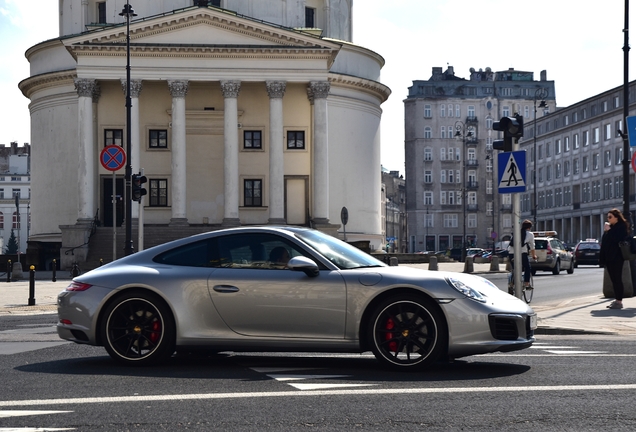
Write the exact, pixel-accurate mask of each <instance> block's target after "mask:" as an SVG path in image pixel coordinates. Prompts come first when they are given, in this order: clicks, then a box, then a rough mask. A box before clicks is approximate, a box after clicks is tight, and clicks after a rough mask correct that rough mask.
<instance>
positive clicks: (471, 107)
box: [467, 105, 475, 117]
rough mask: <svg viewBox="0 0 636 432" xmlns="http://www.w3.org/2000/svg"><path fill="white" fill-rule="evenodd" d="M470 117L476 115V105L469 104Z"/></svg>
mask: <svg viewBox="0 0 636 432" xmlns="http://www.w3.org/2000/svg"><path fill="white" fill-rule="evenodd" d="M467 115H468V117H475V105H468V113H467Z"/></svg>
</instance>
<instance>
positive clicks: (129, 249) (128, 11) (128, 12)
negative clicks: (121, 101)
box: [113, 0, 137, 255]
mask: <svg viewBox="0 0 636 432" xmlns="http://www.w3.org/2000/svg"><path fill="white" fill-rule="evenodd" d="M119 15H120V16H123V17H126V174H125V176H126V177H125V178H126V195H127V199H126V244H125V245H124V254H125V255H131V254H132V253H133V243H132V205H133V204H132V203H133V196H132V181H131V177H132V163H131V160H130V156H131V154H132V144H131V142H130V135H131V125H130V122H131V113H130V109H131V108H132V101H131V99H130V18H131V17H135V16H137V14H136V13H135V11H134V10H133V8H132V7H131V6H130V4H129V3H128V0H126V4H125V5H124V8H123V9H122V11H121V13H120V14H119ZM113 223H114V222H113Z"/></svg>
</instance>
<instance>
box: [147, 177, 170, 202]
mask: <svg viewBox="0 0 636 432" xmlns="http://www.w3.org/2000/svg"><path fill="white" fill-rule="evenodd" d="M148 188H149V189H150V190H149V194H150V202H149V204H148V205H149V206H150V207H167V206H168V180H167V179H150V180H149V181H148Z"/></svg>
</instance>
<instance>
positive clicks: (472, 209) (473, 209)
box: [466, 204, 479, 212]
mask: <svg viewBox="0 0 636 432" xmlns="http://www.w3.org/2000/svg"><path fill="white" fill-rule="evenodd" d="M466 210H467V211H470V212H476V211H479V205H477V204H466Z"/></svg>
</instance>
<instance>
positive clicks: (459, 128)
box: [455, 120, 473, 262]
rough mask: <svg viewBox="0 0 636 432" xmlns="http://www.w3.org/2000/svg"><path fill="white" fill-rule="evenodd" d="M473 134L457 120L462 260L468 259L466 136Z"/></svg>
mask: <svg viewBox="0 0 636 432" xmlns="http://www.w3.org/2000/svg"><path fill="white" fill-rule="evenodd" d="M472 135H473V133H472V131H469V130H467V128H466V125H465V124H464V123H463V122H462V121H459V120H458V121H456V122H455V138H461V140H462V153H463V155H462V163H463V164H462V207H463V218H464V222H463V224H464V233H463V236H462V262H465V261H466V138H468V137H471V136H472Z"/></svg>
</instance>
